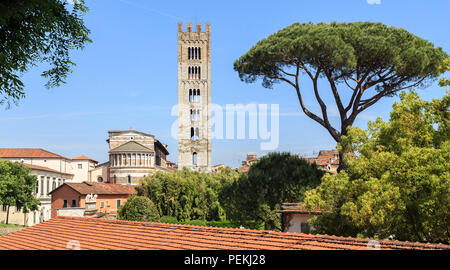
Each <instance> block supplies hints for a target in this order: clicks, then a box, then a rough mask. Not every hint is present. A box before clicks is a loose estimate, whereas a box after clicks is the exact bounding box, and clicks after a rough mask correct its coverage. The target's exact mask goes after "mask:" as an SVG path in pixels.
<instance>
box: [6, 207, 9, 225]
mask: <svg viewBox="0 0 450 270" xmlns="http://www.w3.org/2000/svg"><path fill="white" fill-rule="evenodd" d="M8 221H9V205H8V210H6V224H8Z"/></svg>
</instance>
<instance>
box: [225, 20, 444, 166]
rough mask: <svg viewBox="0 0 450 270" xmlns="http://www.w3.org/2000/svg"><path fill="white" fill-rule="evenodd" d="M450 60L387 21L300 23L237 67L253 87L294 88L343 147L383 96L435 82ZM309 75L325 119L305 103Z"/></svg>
mask: <svg viewBox="0 0 450 270" xmlns="http://www.w3.org/2000/svg"><path fill="white" fill-rule="evenodd" d="M446 57H448V55H447V54H446V53H445V52H444V51H443V50H442V49H441V48H440V47H438V48H435V47H434V45H433V44H432V43H431V42H428V41H426V40H424V39H422V38H420V37H417V36H415V35H413V34H411V33H409V32H407V31H406V30H404V29H401V28H395V27H387V26H386V25H384V24H381V23H371V22H355V23H331V24H326V23H319V24H312V23H304V24H300V23H295V24H293V25H291V26H288V27H286V28H284V29H282V30H280V31H278V32H277V33H274V34H272V35H270V36H269V37H267V38H264V39H262V40H260V41H259V42H258V43H256V45H255V46H253V47H252V48H251V49H250V50H249V51H248V52H247V53H245V54H244V55H242V56H241V57H240V58H239V59H238V60H236V61H235V62H234V69H235V70H236V71H237V72H238V73H239V77H240V78H241V80H242V81H245V82H247V83H252V82H255V81H256V80H257V79H259V78H262V85H263V86H264V87H266V88H272V86H273V84H274V83H278V82H285V83H288V84H289V85H291V86H292V87H294V89H295V90H296V93H297V97H298V100H299V102H300V107H301V109H302V111H303V112H304V113H305V114H306V115H307V116H308V117H309V118H311V119H313V120H314V121H316V122H318V123H319V124H320V125H322V126H323V127H324V128H326V130H327V131H328V132H329V133H330V134H331V136H332V137H333V139H334V140H335V141H336V142H337V143H340V142H341V141H342V136H346V135H347V130H348V128H349V127H350V126H352V125H353V123H354V121H355V119H356V117H357V116H358V114H360V113H361V112H363V111H364V110H366V109H367V108H369V107H370V106H372V105H373V104H375V103H376V102H377V101H378V100H380V99H381V98H383V97H390V96H393V95H395V94H396V93H397V92H399V91H400V90H402V89H405V88H409V87H412V86H418V85H421V84H424V83H425V82H426V81H429V80H432V79H435V78H436V77H437V76H438V75H439V74H440V73H442V68H441V65H442V61H443V60H444V59H445V58H446ZM302 74H306V75H304V76H303V77H302V76H301V75H302ZM304 77H306V79H307V80H308V79H310V80H311V82H312V89H313V92H314V96H315V98H316V100H317V103H318V104H319V105H320V110H321V116H320V115H319V114H316V113H314V112H312V111H311V107H308V106H307V104H305V102H304V98H303V96H304V94H305V93H303V91H304V90H303V88H305V84H306V81H305V82H303V81H302V80H303V78H304ZM321 78H323V79H324V81H325V82H326V83H328V85H329V89H330V92H331V93H330V95H329V96H330V97H332V99H334V100H335V102H334V103H335V104H328V106H330V105H332V106H336V107H337V109H338V111H339V116H340V121H339V125H340V128H339V127H337V126H336V127H333V126H332V124H331V123H330V120H329V118H328V111H327V108H328V106H327V104H326V103H325V101H326V100H327V99H329V98H328V97H326V96H323V93H324V92H325V91H324V90H322V89H319V88H320V87H319V79H321ZM321 93H322V96H321ZM347 93H350V94H347ZM344 157H345V153H344V152H340V167H339V170H341V169H346V165H345V159H344Z"/></svg>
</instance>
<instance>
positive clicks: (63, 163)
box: [3, 158, 72, 173]
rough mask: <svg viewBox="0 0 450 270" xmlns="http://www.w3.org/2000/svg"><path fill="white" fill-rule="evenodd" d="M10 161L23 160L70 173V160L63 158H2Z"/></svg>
mask: <svg viewBox="0 0 450 270" xmlns="http://www.w3.org/2000/svg"><path fill="white" fill-rule="evenodd" d="M3 159H6V160H9V161H12V162H23V163H26V164H31V165H38V166H43V167H47V168H50V169H53V170H56V171H59V172H61V173H72V165H71V161H70V160H67V159H64V158H3Z"/></svg>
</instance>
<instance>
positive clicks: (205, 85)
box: [178, 23, 211, 172]
mask: <svg viewBox="0 0 450 270" xmlns="http://www.w3.org/2000/svg"><path fill="white" fill-rule="evenodd" d="M183 167H187V168H189V169H191V170H195V171H204V172H210V171H211V25H210V24H209V23H207V24H206V25H205V31H204V32H202V24H200V23H197V25H196V31H195V32H194V31H192V23H188V24H187V31H186V32H183V24H182V23H178V168H180V169H181V168H183Z"/></svg>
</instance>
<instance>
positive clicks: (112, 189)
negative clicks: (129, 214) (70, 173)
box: [50, 182, 137, 195]
mask: <svg viewBox="0 0 450 270" xmlns="http://www.w3.org/2000/svg"><path fill="white" fill-rule="evenodd" d="M63 186H69V187H71V188H72V189H74V190H75V191H77V192H78V193H80V194H83V195H86V194H114V195H117V194H136V193H137V192H136V189H135V188H134V186H129V185H121V184H110V183H87V182H82V183H70V182H66V183H64V184H63V185H61V186H59V187H58V188H56V189H55V190H53V191H51V192H50V193H54V192H55V191H57V190H59V189H60V188H61V187H63Z"/></svg>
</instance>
